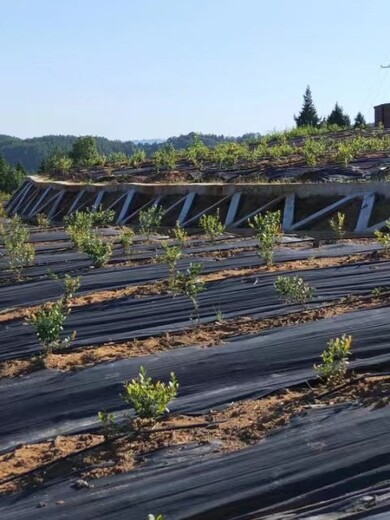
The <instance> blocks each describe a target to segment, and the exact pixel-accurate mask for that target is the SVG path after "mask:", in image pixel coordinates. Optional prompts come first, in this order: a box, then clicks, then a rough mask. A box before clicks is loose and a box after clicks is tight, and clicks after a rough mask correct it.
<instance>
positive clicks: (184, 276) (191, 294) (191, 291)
mask: <svg viewBox="0 0 390 520" xmlns="http://www.w3.org/2000/svg"><path fill="white" fill-rule="evenodd" d="M202 269H203V266H202V264H193V263H191V264H190V265H189V267H188V269H186V270H185V271H182V272H180V271H178V272H177V273H176V275H175V277H174V278H173V279H172V281H171V290H172V291H173V292H174V293H175V294H183V295H185V296H187V298H189V299H190V300H191V302H192V305H193V306H194V309H195V312H196V314H197V318H198V323H199V304H198V294H199V293H200V292H202V291H204V289H205V284H204V282H203V281H202V280H200V279H199V275H200V273H201V271H202Z"/></svg>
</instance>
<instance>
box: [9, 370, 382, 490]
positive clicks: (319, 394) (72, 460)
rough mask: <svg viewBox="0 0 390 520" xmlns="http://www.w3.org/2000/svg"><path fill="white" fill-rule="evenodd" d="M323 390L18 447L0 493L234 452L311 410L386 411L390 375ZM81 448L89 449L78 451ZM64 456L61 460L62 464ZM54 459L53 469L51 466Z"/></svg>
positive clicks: (275, 396)
mask: <svg viewBox="0 0 390 520" xmlns="http://www.w3.org/2000/svg"><path fill="white" fill-rule="evenodd" d="M328 390H329V389H327V388H326V387H324V386H321V385H319V386H317V387H316V388H315V389H314V390H313V389H311V388H303V389H297V390H281V391H279V392H277V393H275V394H273V395H270V396H268V397H265V398H263V399H259V400H248V401H242V402H237V403H233V404H232V405H230V406H228V407H226V408H225V409H223V410H219V411H216V410H211V411H210V412H209V413H208V414H205V415H202V416H198V417H190V416H171V417H167V418H164V419H162V420H160V421H156V422H150V421H145V420H143V421H142V420H139V419H138V420H135V421H134V422H133V423H132V424H131V423H130V422H129V426H128V432H127V436H125V437H123V436H122V437H121V438H118V439H116V440H111V441H110V442H105V443H103V440H104V438H103V436H102V435H99V434H84V435H72V436H58V437H56V438H55V439H53V440H51V441H47V442H43V443H39V444H33V445H23V446H21V447H19V448H17V449H16V450H14V451H13V452H11V453H8V454H5V455H3V456H1V457H0V493H3V494H4V493H12V492H15V491H17V490H20V489H23V488H26V487H32V486H36V485H40V484H42V483H43V482H44V481H45V480H46V479H49V478H53V477H55V476H56V475H58V474H61V475H62V476H64V475H66V474H70V473H72V474H74V472H75V470H76V471H78V472H80V473H79V474H80V476H81V478H82V480H83V481H84V482H86V483H87V485H89V484H88V481H89V480H90V479H95V478H101V477H106V476H109V475H113V474H118V473H123V472H128V471H130V470H132V469H133V468H134V467H136V466H142V462H143V460H144V458H145V456H146V455H147V454H148V453H150V452H152V451H154V450H158V449H161V448H173V447H180V445H183V444H187V443H200V444H207V443H209V442H211V441H219V447H217V448H216V449H215V452H220V453H228V452H234V451H238V450H241V449H244V448H246V447H248V446H251V445H253V444H255V443H257V442H259V441H260V440H261V439H263V438H264V437H266V436H267V435H268V434H269V433H271V432H274V431H275V430H278V429H279V428H282V427H284V426H286V425H288V423H289V422H290V420H291V418H292V417H293V416H296V415H297V414H301V415H302V414H305V413H307V410H308V409H310V408H313V407H319V406H330V405H334V404H337V403H343V402H357V403H358V404H360V405H363V406H370V407H383V406H388V405H389V403H390V376H382V377H379V376H376V377H370V375H367V376H360V377H357V378H356V377H354V376H352V377H351V378H350V379H348V380H346V384H345V385H340V386H339V387H336V388H335V389H333V391H332V392H331V393H329V392H328ZM86 448H91V449H89V450H87V451H83V452H81V450H85V449H86ZM80 452H81V453H80ZM64 457H67V458H66V460H62V459H63V458H64ZM58 460H59V462H58V463H57V464H51V463H55V461H58ZM47 465H48V466H47ZM42 466H45V467H44V468H43V467H42ZM9 479H13V480H9ZM5 481H7V482H5Z"/></svg>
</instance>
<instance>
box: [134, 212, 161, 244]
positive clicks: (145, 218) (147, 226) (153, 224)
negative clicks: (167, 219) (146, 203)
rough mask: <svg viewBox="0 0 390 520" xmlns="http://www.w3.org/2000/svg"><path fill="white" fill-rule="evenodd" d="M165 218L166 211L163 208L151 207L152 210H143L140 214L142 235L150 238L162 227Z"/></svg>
mask: <svg viewBox="0 0 390 520" xmlns="http://www.w3.org/2000/svg"><path fill="white" fill-rule="evenodd" d="M163 216H164V210H163V208H162V207H161V206H151V207H150V208H147V209H144V210H141V211H140V213H139V225H140V231H141V234H142V235H146V236H147V237H148V236H150V235H151V234H152V233H154V232H155V231H156V230H157V228H158V227H159V226H160V225H161V221H162V219H163Z"/></svg>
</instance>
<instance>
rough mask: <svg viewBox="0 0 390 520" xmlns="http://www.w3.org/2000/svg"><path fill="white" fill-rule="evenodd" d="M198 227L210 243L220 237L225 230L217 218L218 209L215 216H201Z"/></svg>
mask: <svg viewBox="0 0 390 520" xmlns="http://www.w3.org/2000/svg"><path fill="white" fill-rule="evenodd" d="M199 225H200V227H201V228H202V229H203V231H204V232H205V233H206V235H207V236H208V237H209V239H210V240H212V241H214V240H215V239H216V238H217V237H218V236H220V235H222V233H223V232H224V230H225V227H224V225H223V224H222V222H221V219H220V216H219V209H217V212H216V214H215V215H202V216H201V217H200V220H199Z"/></svg>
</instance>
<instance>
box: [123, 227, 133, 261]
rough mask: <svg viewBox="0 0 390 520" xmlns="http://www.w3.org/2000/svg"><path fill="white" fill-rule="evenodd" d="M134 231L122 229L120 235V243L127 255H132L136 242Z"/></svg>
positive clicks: (127, 228)
mask: <svg viewBox="0 0 390 520" xmlns="http://www.w3.org/2000/svg"><path fill="white" fill-rule="evenodd" d="M134 236H135V233H134V231H133V230H132V229H131V228H129V227H122V228H121V230H120V234H119V242H120V244H121V246H122V247H123V250H124V252H125V254H126V255H129V254H130V253H131V246H132V245H133V242H134Z"/></svg>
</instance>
